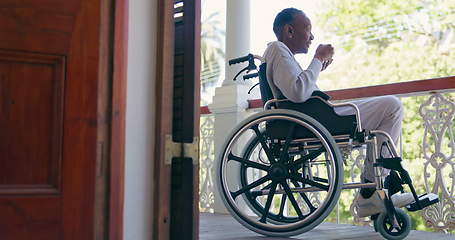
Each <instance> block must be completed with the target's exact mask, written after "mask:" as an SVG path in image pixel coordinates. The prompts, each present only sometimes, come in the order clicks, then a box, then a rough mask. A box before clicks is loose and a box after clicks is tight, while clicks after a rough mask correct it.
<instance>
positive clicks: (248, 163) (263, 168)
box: [228, 152, 269, 171]
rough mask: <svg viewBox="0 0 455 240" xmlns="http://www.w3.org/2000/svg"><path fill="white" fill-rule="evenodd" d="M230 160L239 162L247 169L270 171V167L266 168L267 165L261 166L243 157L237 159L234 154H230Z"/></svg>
mask: <svg viewBox="0 0 455 240" xmlns="http://www.w3.org/2000/svg"><path fill="white" fill-rule="evenodd" d="M228 159H229V160H234V161H237V162H239V163H243V164H245V165H246V166H247V167H252V168H256V169H260V170H264V171H267V170H269V167H268V166H266V165H264V164H260V163H257V162H253V161H250V160H247V159H244V158H241V157H237V156H235V155H234V154H232V152H231V153H229V155H228Z"/></svg>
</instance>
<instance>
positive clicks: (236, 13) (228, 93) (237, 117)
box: [209, 0, 251, 213]
mask: <svg viewBox="0 0 455 240" xmlns="http://www.w3.org/2000/svg"><path fill="white" fill-rule="evenodd" d="M249 51H250V1H246V0H227V1H226V73H225V80H224V81H223V85H222V86H221V87H218V88H216V89H215V95H214V97H213V103H212V104H210V105H209V109H210V111H211V112H212V113H213V114H214V115H215V126H214V128H215V136H214V141H215V159H218V153H219V151H220V149H219V148H220V147H221V145H222V144H223V143H224V141H225V140H226V136H227V133H229V132H230V131H231V130H232V128H234V126H235V125H236V124H237V123H239V122H240V121H242V120H243V119H244V118H245V117H246V116H247V113H246V112H245V110H246V109H247V108H248V101H247V100H248V97H249V96H248V94H247V92H248V89H249V87H250V85H251V84H250V81H246V82H245V81H243V79H242V78H241V77H240V78H238V80H237V81H235V82H234V81H233V80H232V79H233V78H234V76H235V75H236V74H237V73H238V72H239V71H240V70H241V69H242V68H243V67H245V66H246V65H245V64H237V65H232V66H229V64H228V60H229V59H232V58H237V57H241V56H245V55H247V54H248V53H250V52H249ZM216 161H217V160H216ZM213 174H214V175H213V176H216V175H215V174H217V173H216V170H215V169H214V172H213ZM233 174H234V173H233ZM229 175H231V174H229ZM234 175H235V174H234ZM214 211H215V212H217V213H226V212H227V211H226V208H225V207H224V205H223V203H222V201H221V199H220V196H219V194H218V191H215V203H214Z"/></svg>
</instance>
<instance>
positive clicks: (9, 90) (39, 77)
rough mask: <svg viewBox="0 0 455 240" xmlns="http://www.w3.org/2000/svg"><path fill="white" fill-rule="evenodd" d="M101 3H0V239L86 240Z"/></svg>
mask: <svg viewBox="0 0 455 240" xmlns="http://www.w3.org/2000/svg"><path fill="white" fill-rule="evenodd" d="M100 2H101V0H65V1H60V0H39V1H37V0H21V1H17V0H2V1H1V2H0V239H2V240H9V239H14V240H21V239H46V240H53V239H93V236H94V200H95V195H94V189H95V187H94V186H95V174H96V171H95V166H96V162H97V161H96V160H97V159H96V157H97V130H98V129H99V128H100V127H101V126H103V124H105V122H106V119H100V118H99V117H98V114H97V113H98V110H99V109H98V104H97V100H98V97H99V88H98V86H99V85H100V84H99V81H100V79H99V62H100V55H99V52H100V41H99V39H100V26H99V25H100ZM100 112H102V111H100Z"/></svg>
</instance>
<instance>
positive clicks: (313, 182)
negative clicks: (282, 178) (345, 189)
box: [289, 173, 329, 191]
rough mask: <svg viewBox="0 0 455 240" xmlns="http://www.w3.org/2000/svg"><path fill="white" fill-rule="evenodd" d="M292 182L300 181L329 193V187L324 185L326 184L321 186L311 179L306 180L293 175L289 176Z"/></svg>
mask: <svg viewBox="0 0 455 240" xmlns="http://www.w3.org/2000/svg"><path fill="white" fill-rule="evenodd" d="M289 177H290V178H291V179H292V180H295V181H299V182H301V183H305V184H308V185H311V186H313V187H317V188H320V189H322V190H324V191H329V186H327V185H324V184H321V183H318V182H315V181H312V180H310V179H306V178H303V177H301V176H299V175H297V174H292V173H291V175H290V176H289Z"/></svg>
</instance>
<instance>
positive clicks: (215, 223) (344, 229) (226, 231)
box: [199, 213, 455, 240]
mask: <svg viewBox="0 0 455 240" xmlns="http://www.w3.org/2000/svg"><path fill="white" fill-rule="evenodd" d="M199 239H201V240H267V239H274V240H280V239H287V240H289V239H311V240H331V239H337V240H340V239H357V240H360V239H368V240H379V239H383V238H382V236H381V235H380V234H379V233H376V232H375V231H374V230H373V228H372V227H360V226H354V225H349V224H334V223H322V224H321V225H319V226H317V227H316V228H315V229H313V230H311V231H309V232H307V233H304V234H301V235H298V236H295V237H292V238H272V237H264V236H262V235H259V234H257V233H255V232H252V231H250V230H249V229H247V228H245V227H243V226H242V225H240V223H238V222H237V221H236V220H235V219H234V218H232V217H231V216H230V215H222V214H209V213H201V215H200V233H199ZM407 239H412V240H436V239H438V240H439V239H447V240H449V239H452V240H455V236H454V235H445V234H442V233H430V232H421V231H411V233H410V234H409V236H408V237H407Z"/></svg>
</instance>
